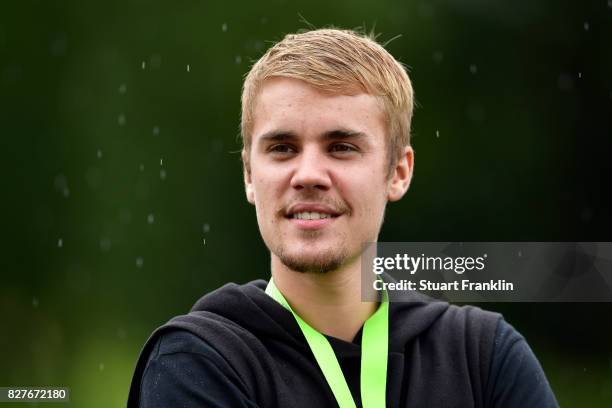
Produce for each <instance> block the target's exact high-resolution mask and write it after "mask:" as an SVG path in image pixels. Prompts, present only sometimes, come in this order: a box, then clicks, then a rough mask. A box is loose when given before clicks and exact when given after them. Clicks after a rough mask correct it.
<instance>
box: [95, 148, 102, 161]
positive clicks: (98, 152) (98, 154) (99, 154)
mask: <svg viewBox="0 0 612 408" xmlns="http://www.w3.org/2000/svg"><path fill="white" fill-rule="evenodd" d="M96 156H98V159H101V158H102V150H100V149H98V151H97V152H96Z"/></svg>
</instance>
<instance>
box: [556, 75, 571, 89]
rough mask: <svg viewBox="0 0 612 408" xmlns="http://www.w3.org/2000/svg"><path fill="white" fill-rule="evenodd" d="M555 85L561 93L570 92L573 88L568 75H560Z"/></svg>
mask: <svg viewBox="0 0 612 408" xmlns="http://www.w3.org/2000/svg"><path fill="white" fill-rule="evenodd" d="M557 85H558V86H559V89H560V90H562V91H571V90H572V89H573V88H574V80H573V79H572V77H571V76H570V75H568V74H565V73H561V74H559V77H558V78H557Z"/></svg>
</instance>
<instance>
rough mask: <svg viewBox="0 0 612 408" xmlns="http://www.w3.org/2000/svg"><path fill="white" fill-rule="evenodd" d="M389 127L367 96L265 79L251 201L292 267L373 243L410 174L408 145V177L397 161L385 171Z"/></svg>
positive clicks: (326, 263) (327, 261) (266, 235)
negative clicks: (391, 202)
mask: <svg viewBox="0 0 612 408" xmlns="http://www.w3.org/2000/svg"><path fill="white" fill-rule="evenodd" d="M385 129H386V126H385V122H384V117H383V113H382V111H381V107H380V103H379V101H378V100H377V99H376V97H374V96H372V95H368V94H358V95H353V96H348V95H338V94H329V93H323V92H321V91H319V90H317V89H316V88H314V87H312V86H310V85H308V84H307V83H305V82H303V81H299V80H295V79H288V78H274V79H271V80H268V81H266V83H265V84H264V85H263V87H262V89H261V92H260V94H259V96H258V97H257V101H256V106H255V110H254V120H253V127H252V132H251V134H252V141H251V149H250V156H249V157H244V159H246V161H247V162H248V163H249V166H248V167H250V169H249V170H250V171H247V170H245V184H246V192H247V199H248V200H249V202H251V203H252V204H255V208H256V212H257V221H258V224H259V229H260V231H261V235H262V237H263V239H264V241H265V243H266V245H267V247H268V248H269V249H270V251H271V253H272V256H273V257H274V256H276V257H278V258H279V259H280V261H281V262H282V263H283V264H285V265H286V266H288V267H289V268H290V269H293V270H296V271H300V272H327V271H330V270H335V269H337V268H338V267H341V266H344V265H346V264H347V263H350V262H352V261H354V260H356V259H357V258H358V256H359V255H360V254H361V250H362V244H363V243H364V242H367V241H376V240H377V237H378V232H379V230H380V227H381V224H382V220H383V215H384V211H385V206H386V203H387V201H388V200H397V199H399V198H401V196H402V195H403V194H404V192H405V191H406V189H407V187H408V183H409V181H410V175H411V171H412V150H410V148H407V150H406V152H405V153H406V154H405V155H404V156H403V158H402V160H400V162H401V163H403V164H404V167H405V168H404V169H403V171H404V173H406V172H407V173H408V174H404V175H403V178H402V174H401V172H402V170H401V169H400V175H399V178H398V171H397V168H396V171H395V176H393V175H392V177H391V178H388V177H387V170H388V161H387V160H388V158H387V153H386V152H387V142H386V130H385ZM245 154H246V153H245ZM407 161H408V162H409V163H407ZM406 165H409V166H408V167H406Z"/></svg>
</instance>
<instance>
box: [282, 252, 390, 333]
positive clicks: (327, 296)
mask: <svg viewBox="0 0 612 408" xmlns="http://www.w3.org/2000/svg"><path fill="white" fill-rule="evenodd" d="M272 277H273V278H274V283H275V284H276V287H277V288H278V290H280V292H281V293H282V294H283V296H284V297H285V299H286V300H287V302H289V304H290V305H291V308H292V309H293V310H294V312H295V313H297V314H298V315H299V316H300V317H301V318H302V319H303V320H304V321H305V322H306V323H308V324H309V325H310V326H312V327H313V328H314V329H316V330H317V331H319V332H320V333H323V334H326V335H329V336H333V337H336V338H339V339H342V340H344V341H348V342H352V341H353V339H354V338H355V335H356V334H357V332H358V331H359V329H360V328H361V327H362V326H363V324H364V323H365V321H366V320H367V319H368V318H369V317H370V316H371V315H372V314H373V313H374V312H375V311H376V309H377V307H378V304H377V303H376V302H362V301H361V278H360V277H361V267H360V262H359V259H357V260H356V261H354V262H352V263H350V264H348V265H345V266H343V267H342V268H340V269H337V270H335V271H331V272H328V273H323V274H317V273H300V272H295V271H293V270H291V269H289V268H287V267H286V266H285V265H283V264H282V262H280V260H279V259H278V258H277V257H276V256H275V255H272ZM368 287H369V288H372V287H371V286H370V285H368ZM372 290H373V289H372Z"/></svg>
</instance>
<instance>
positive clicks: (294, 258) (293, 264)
mask: <svg viewBox="0 0 612 408" xmlns="http://www.w3.org/2000/svg"><path fill="white" fill-rule="evenodd" d="M307 234H309V235H311V236H310V237H309V238H312V239H313V240H316V237H317V236H318V235H320V234H319V232H318V231H312V232H309V233H307ZM272 252H274V254H275V255H276V256H277V257H278V258H279V260H280V261H281V263H282V264H283V265H285V266H286V267H287V268H289V269H290V270H292V271H295V272H299V273H316V274H326V273H329V272H333V271H335V270H338V269H340V268H342V267H343V266H344V265H346V264H347V263H348V262H349V261H350V260H351V259H353V258H354V257H356V256H358V254H357V255H353V256H350V254H349V253H348V250H347V248H346V240H345V239H343V240H342V242H341V244H340V245H338V247H337V248H330V249H328V250H326V251H325V252H324V253H321V254H317V255H316V256H315V257H310V256H304V255H302V254H299V253H289V252H288V251H287V250H286V248H284V247H283V246H282V245H281V247H280V248H278V250H277V251H272Z"/></svg>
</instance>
